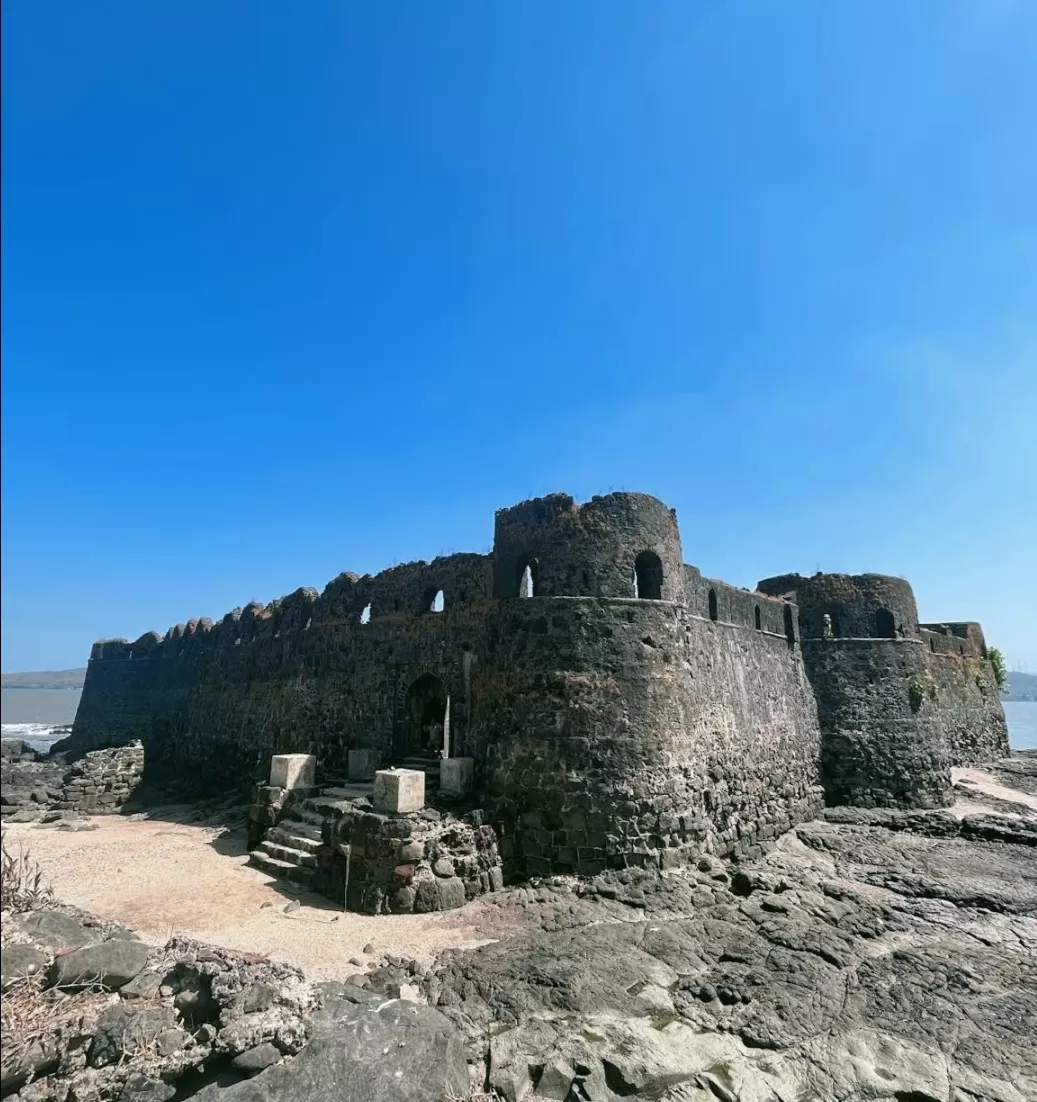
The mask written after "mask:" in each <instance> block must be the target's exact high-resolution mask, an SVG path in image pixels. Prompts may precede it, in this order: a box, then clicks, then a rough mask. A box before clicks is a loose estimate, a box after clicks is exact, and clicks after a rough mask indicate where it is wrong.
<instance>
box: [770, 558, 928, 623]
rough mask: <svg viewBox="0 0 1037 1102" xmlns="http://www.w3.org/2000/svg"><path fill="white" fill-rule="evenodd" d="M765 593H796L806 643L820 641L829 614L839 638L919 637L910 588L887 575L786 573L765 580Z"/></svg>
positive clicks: (915, 611)
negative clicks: (808, 576)
mask: <svg viewBox="0 0 1037 1102" xmlns="http://www.w3.org/2000/svg"><path fill="white" fill-rule="evenodd" d="M757 589H759V590H760V591H761V592H762V593H770V594H773V595H775V596H779V595H782V594H787V593H794V594H795V601H796V604H797V605H798V606H799V625H800V631H801V633H802V636H803V638H804V639H810V638H814V637H817V638H820V637H821V636H822V635H823V631H824V617H825V615H826V614H827V615H828V616H829V618H830V620H831V623H832V631H833V634H834V635H835V636H836V637H837V638H852V639H884V638H907V637H914V636H916V635H917V634H918V607H917V605H916V604H915V595H914V593H913V592H912V590H911V586H910V585H909V584H908V583H907V582H906V581H904V580H903V579H902V578H890V577H887V576H886V575H884V574H815V575H813V577H810V578H803V577H801V576H800V575H798V574H783V575H781V576H779V577H776V578H765V579H764V580H763V581H762V582H760V583H759V585H758V586H757Z"/></svg>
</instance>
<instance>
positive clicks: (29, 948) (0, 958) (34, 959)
mask: <svg viewBox="0 0 1037 1102" xmlns="http://www.w3.org/2000/svg"><path fill="white" fill-rule="evenodd" d="M46 967H47V956H46V954H45V953H43V952H41V951H40V950H39V949H37V948H36V947H35V946H33V945H19V944H17V943H14V944H11V945H5V946H4V947H3V948H0V989H2V990H4V991H6V990H7V989H8V988H9V987H11V986H12V985H13V984H15V983H17V982H18V981H19V980H24V979H29V978H30V977H32V976H37V975H39V974H40V973H41V972H42V971H43V970H44V969H45V968H46Z"/></svg>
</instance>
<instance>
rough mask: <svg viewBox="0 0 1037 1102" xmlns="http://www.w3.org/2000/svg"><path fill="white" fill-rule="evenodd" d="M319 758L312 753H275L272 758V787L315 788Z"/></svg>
mask: <svg viewBox="0 0 1037 1102" xmlns="http://www.w3.org/2000/svg"><path fill="white" fill-rule="evenodd" d="M316 777H317V759H316V758H315V757H314V756H313V755H312V754H275V755H274V756H273V757H272V758H271V759H270V787H271V788H313V786H314V784H315V783H316Z"/></svg>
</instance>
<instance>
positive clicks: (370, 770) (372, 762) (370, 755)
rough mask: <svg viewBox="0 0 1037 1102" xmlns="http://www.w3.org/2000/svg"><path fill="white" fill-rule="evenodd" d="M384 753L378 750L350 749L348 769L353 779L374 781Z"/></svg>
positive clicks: (350, 777)
mask: <svg viewBox="0 0 1037 1102" xmlns="http://www.w3.org/2000/svg"><path fill="white" fill-rule="evenodd" d="M381 764H382V755H381V752H380V751H378V750H350V751H349V763H348V766H347V771H348V773H349V779H350V780H351V781H373V780H374V775H375V773H376V772H377V771H378V767H379V766H380V765H381Z"/></svg>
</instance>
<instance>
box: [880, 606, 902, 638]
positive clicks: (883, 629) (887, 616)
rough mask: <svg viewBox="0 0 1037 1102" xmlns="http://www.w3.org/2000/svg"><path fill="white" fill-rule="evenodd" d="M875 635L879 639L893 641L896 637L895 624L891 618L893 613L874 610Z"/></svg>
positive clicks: (885, 609)
mask: <svg viewBox="0 0 1037 1102" xmlns="http://www.w3.org/2000/svg"><path fill="white" fill-rule="evenodd" d="M875 634H876V635H877V636H878V637H879V638H880V639H895V638H896V635H897V624H896V620H894V618H893V613H892V612H890V611H889V609H888V608H879V609H876V610H875Z"/></svg>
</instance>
